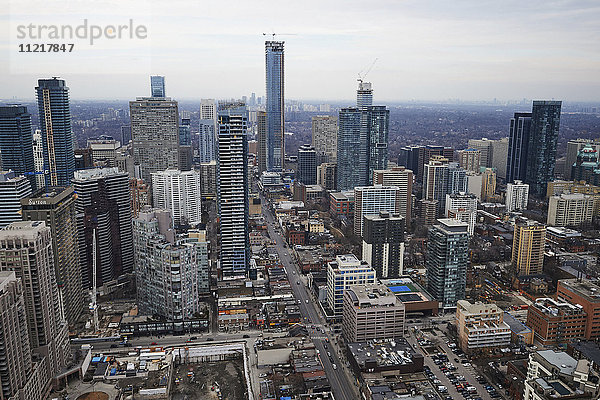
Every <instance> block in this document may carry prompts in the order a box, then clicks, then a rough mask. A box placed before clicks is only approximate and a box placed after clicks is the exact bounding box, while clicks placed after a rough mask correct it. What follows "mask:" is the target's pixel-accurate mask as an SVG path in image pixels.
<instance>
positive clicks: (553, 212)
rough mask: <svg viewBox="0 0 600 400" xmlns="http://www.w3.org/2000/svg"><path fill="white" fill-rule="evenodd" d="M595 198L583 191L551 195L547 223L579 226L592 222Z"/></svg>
mask: <svg viewBox="0 0 600 400" xmlns="http://www.w3.org/2000/svg"><path fill="white" fill-rule="evenodd" d="M593 216H594V198H593V197H592V196H590V195H587V194H583V193H573V194H564V193H563V194H560V195H558V196H550V199H549V202H548V219H547V224H548V225H550V226H579V225H581V224H586V223H588V224H589V223H591V222H592V217H593Z"/></svg>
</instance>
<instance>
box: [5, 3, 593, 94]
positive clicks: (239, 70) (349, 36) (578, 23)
mask: <svg viewBox="0 0 600 400" xmlns="http://www.w3.org/2000/svg"><path fill="white" fill-rule="evenodd" d="M29 3H36V1H30V2H29ZM136 3H139V2H138V1H134V2H132V4H128V6H127V7H124V8H123V9H122V10H120V11H119V12H118V13H117V15H116V16H114V17H112V16H111V17H110V18H111V19H110V20H109V19H108V16H107V15H106V12H103V13H99V15H97V16H94V14H93V13H91V11H90V10H77V6H78V5H70V7H73V9H74V11H73V12H72V13H71V14H72V15H69V18H58V17H56V18H54V17H55V15H54V14H53V13H58V11H56V10H53V9H44V7H40V10H38V11H37V13H38V15H35V16H34V17H31V18H30V19H32V20H35V18H41V17H45V18H47V23H52V22H55V23H59V22H61V23H64V22H65V19H66V20H67V21H66V22H68V23H71V24H76V23H80V22H81V21H82V20H83V19H84V18H90V21H92V18H93V21H94V22H96V23H103V22H106V23H117V22H120V19H125V18H127V19H128V18H134V19H135V20H136V22H137V21H139V23H144V24H146V25H147V26H148V37H149V40H151V45H150V46H148V47H149V48H148V49H146V48H145V47H144V48H142V49H141V50H139V51H137V52H135V53H133V54H121V53H123V52H122V51H121V50H122V47H123V46H131V47H133V46H135V44H134V43H133V42H131V43H130V42H127V43H120V44H119V47H116V46H115V48H113V47H111V46H112V45H111V42H107V41H104V42H102V41H100V42H98V43H97V44H95V45H94V46H95V47H94V48H93V50H95V51H85V52H84V51H83V49H81V50H80V51H79V52H75V53H72V54H71V55H68V57H69V58H68V60H70V61H69V64H68V69H69V71H65V68H62V67H59V65H61V63H57V62H55V61H56V58H55V57H54V58H49V57H48V58H47V59H43V60H40V61H41V62H40V63H39V65H37V64H36V65H35V68H37V69H38V70H37V71H35V73H33V72H34V71H28V70H23V71H19V70H16V71H15V70H14V69H13V68H11V61H10V57H5V58H4V59H3V60H2V61H0V71H3V72H4V73H3V77H2V78H0V79H1V81H0V82H2V84H3V87H5V91H4V95H5V96H7V98H9V99H10V98H30V97H31V96H32V95H31V93H30V92H29V87H30V85H29V84H28V82H31V81H32V80H34V79H35V78H37V77H39V75H40V74H42V73H45V74H47V75H49V76H52V75H59V76H61V77H62V78H63V79H65V80H67V81H68V82H69V85H70V87H71V88H72V98H73V99H84V98H86V99H109V98H110V99H128V98H131V97H133V96H141V95H147V93H148V89H147V82H148V78H147V77H148V76H149V75H155V74H159V75H164V76H166V81H167V85H168V87H169V94H170V95H172V96H173V97H174V98H177V99H196V98H200V97H204V98H227V97H235V96H239V94H240V93H251V92H256V93H257V95H263V90H264V89H263V88H264V84H262V81H263V79H264V60H263V58H262V57H261V53H262V52H261V48H262V47H263V46H264V41H265V40H270V39H271V38H272V36H271V33H272V32H275V33H279V34H280V35H276V36H275V40H284V41H285V42H286V47H287V51H286V53H287V54H286V58H287V60H286V88H285V90H286V96H287V97H288V98H294V99H313V98H315V97H316V98H318V99H323V100H326V99H331V100H345V99H348V100H349V99H351V98H352V97H353V94H354V93H353V86H354V82H355V81H356V78H357V77H358V73H359V72H361V71H365V70H366V69H367V68H368V67H369V66H370V65H371V64H372V63H373V60H375V59H376V58H377V59H378V61H377V62H376V64H375V65H374V67H373V68H372V70H371V71H370V72H369V75H368V76H367V77H366V78H365V80H366V81H371V82H374V83H376V86H377V88H378V89H377V91H378V92H377V97H376V99H375V101H374V103H375V104H377V103H378V102H389V101H405V100H412V99H416V100H440V99H449V98H453V99H456V98H460V99H464V100H476V99H493V98H498V99H512V98H521V97H528V98H546V99H551V98H557V99H563V100H567V101H592V100H598V96H597V93H598V89H599V88H600V80H599V79H598V76H600V74H599V73H598V72H600V52H599V50H598V48H597V46H596V43H597V42H598V40H599V38H600V37H599V36H600V31H599V30H598V28H597V26H596V25H597V24H596V23H595V21H597V19H598V15H599V14H600V8H599V7H597V6H596V5H595V4H593V3H591V2H583V1H570V2H550V3H547V2H544V3H542V2H530V3H528V4H517V3H515V4H514V5H511V4H506V3H502V4H497V3H494V2H480V3H477V4H472V3H469V2H462V3H458V4H453V5H452V6H451V7H450V6H447V5H444V4H441V3H440V4H418V3H411V2H401V3H394V2H384V1H380V2H376V3H374V4H370V5H369V7H368V9H365V8H364V4H362V3H349V4H346V3H344V4H343V7H342V4H341V3H340V2H337V1H335V2H328V3H327V4H318V5H317V3H316V2H315V3H310V2H309V3H308V4H303V5H302V6H300V5H297V4H268V3H266V2H265V3H260V2H259V4H253V5H252V6H250V5H247V6H244V5H240V6H239V7H232V10H230V12H231V13H232V15H230V17H229V18H227V20H226V21H225V23H223V21H222V19H220V18H218V17H219V9H218V7H207V6H205V5H201V4H186V5H185V7H183V4H182V7H179V8H177V7H170V6H169V9H166V7H167V5H166V4H160V3H157V2H152V7H149V9H148V10H146V9H144V8H141V7H137V8H136V7H135V5H136ZM103 4H104V5H106V2H105V1H100V2H99V4H94V7H102V5H103ZM86 6H87V5H86ZM89 7H92V6H89ZM266 7H268V8H269V9H270V11H269V13H264V12H262V11H261V10H263V9H264V8H266ZM24 8H25V9H27V10H19V8H18V7H12V9H11V10H10V13H7V12H5V14H4V17H5V18H3V19H2V22H1V23H0V27H2V28H5V29H6V30H8V31H9V32H10V26H9V25H13V24H15V23H20V22H26V21H27V19H26V17H29V14H31V10H32V9H36V10H37V8H35V7H24ZM80 8H81V7H80ZM314 10H319V12H318V15H317V16H316V17H315V12H314ZM523 15H527V21H528V23H527V24H523V23H522V22H521V21H523V19H522V18H521V17H522V16H523ZM92 16H93V17H92ZM242 16H243V18H242ZM238 17H239V18H238ZM113 18H114V20H113ZM54 20H55V21H54ZM229 21H231V22H229ZM233 21H235V24H234V23H233ZM263 33H267V35H266V36H263ZM288 33H291V34H292V35H287V34H288ZM11 35H12V34H11ZM174 35H177V36H178V37H183V38H185V40H182V41H176V40H175V38H174ZM10 38H11V39H12V36H11V37H10ZM174 43H177V44H176V45H174ZM10 46H13V47H14V44H13V43H12V40H10V41H9V40H7V41H6V42H4V44H2V46H1V47H2V48H3V49H4V50H5V52H7V53H8V52H9V51H10V52H11V54H12V51H13V50H12V48H11V47H10ZM144 46H146V44H144ZM86 50H87V49H86ZM125 53H127V52H125ZM7 55H8V54H7ZM64 57H67V55H63V58H64ZM127 57H129V58H127ZM135 57H138V62H139V61H140V60H139V59H141V61H142V62H141V64H140V65H141V66H140V68H141V69H138V68H133V66H134V65H135V64H134V63H133V60H134V59H135ZM182 57H183V58H187V59H188V61H189V62H179V60H180V59H181V58H182ZM100 58H101V59H102V60H106V59H107V58H110V59H111V60H113V61H114V62H113V63H110V64H111V65H107V64H106V63H105V62H103V63H102V65H103V68H105V70H104V71H98V73H86V72H87V71H86V70H77V68H81V66H82V65H85V64H86V63H88V62H90V60H94V59H98V60H99V59H100ZM199 58H201V59H202V60H206V59H209V60H211V62H209V63H206V62H196V60H198V59H199ZM115 68H118V69H115ZM123 71H126V72H127V73H123ZM132 71H135V74H136V76H137V74H139V76H140V79H132V75H131V72H132ZM573 71H576V73H573ZM90 77H92V79H90ZM517 93H519V94H517Z"/></svg>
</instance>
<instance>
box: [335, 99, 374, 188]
mask: <svg viewBox="0 0 600 400" xmlns="http://www.w3.org/2000/svg"><path fill="white" fill-rule="evenodd" d="M338 124H339V125H338V126H339V128H338V140H337V164H338V176H337V188H338V190H352V189H354V188H355V187H356V186H364V185H365V176H366V174H367V172H366V171H367V163H366V143H365V140H364V138H361V131H363V130H361V111H360V110H359V109H358V108H342V109H341V110H340V115H339V119H338Z"/></svg>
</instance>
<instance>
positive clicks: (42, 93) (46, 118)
mask: <svg viewBox="0 0 600 400" xmlns="http://www.w3.org/2000/svg"><path fill="white" fill-rule="evenodd" d="M35 90H36V95H37V102H38V109H39V114H38V115H39V116H40V127H41V130H42V145H43V146H44V170H45V171H46V170H47V171H48V174H46V180H45V182H46V185H49V186H66V185H69V184H70V183H71V179H72V178H73V173H74V172H75V153H74V152H73V150H74V149H73V144H74V143H75V137H74V135H73V131H72V129H71V110H70V107H69V88H68V87H67V86H66V85H65V81H64V80H62V79H57V78H52V79H39V80H38V86H37V87H36V88H35Z"/></svg>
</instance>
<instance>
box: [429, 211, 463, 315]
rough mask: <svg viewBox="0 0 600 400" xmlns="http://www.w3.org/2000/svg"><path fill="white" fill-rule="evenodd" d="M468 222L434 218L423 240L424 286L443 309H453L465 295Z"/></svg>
mask: <svg viewBox="0 0 600 400" xmlns="http://www.w3.org/2000/svg"><path fill="white" fill-rule="evenodd" d="M467 230H468V225H467V224H465V223H464V222H462V221H458V220H455V219H438V221H437V224H435V225H433V227H432V228H431V229H430V230H429V235H428V239H427V259H426V264H425V265H426V268H427V289H428V291H429V293H431V294H432V295H433V296H434V297H435V298H436V299H437V300H438V301H440V303H441V307H442V308H444V309H454V308H456V303H457V301H458V300H462V299H464V298H465V289H466V284H467V262H468V250H469V233H468V231H467Z"/></svg>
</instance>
